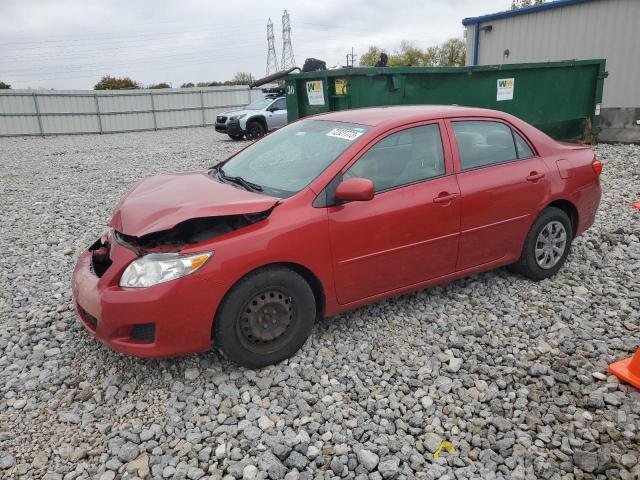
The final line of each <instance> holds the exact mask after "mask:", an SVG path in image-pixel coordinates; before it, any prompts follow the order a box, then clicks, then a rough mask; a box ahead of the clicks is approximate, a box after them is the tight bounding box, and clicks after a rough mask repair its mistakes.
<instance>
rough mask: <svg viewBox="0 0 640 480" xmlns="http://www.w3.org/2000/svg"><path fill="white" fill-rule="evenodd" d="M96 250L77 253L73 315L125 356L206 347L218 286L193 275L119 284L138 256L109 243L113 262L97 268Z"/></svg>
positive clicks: (160, 355)
mask: <svg viewBox="0 0 640 480" xmlns="http://www.w3.org/2000/svg"><path fill="white" fill-rule="evenodd" d="M94 255H95V253H94V251H91V250H87V251H85V252H84V253H82V254H81V255H80V257H79V258H78V262H77V264H76V267H75V269H74V272H73V297H74V300H75V306H76V313H77V316H78V318H79V320H80V322H81V323H82V325H83V326H84V327H85V329H86V330H87V331H89V332H90V333H91V334H92V335H93V336H95V337H96V338H97V339H98V340H100V341H101V342H102V343H104V344H105V345H107V346H108V347H109V348H111V349H113V350H116V351H118V352H122V353H125V354H127V355H134V356H140V357H151V358H164V357H174V356H179V355H185V354H189V353H194V352H200V351H205V350H208V349H209V348H210V347H211V328H212V324H213V317H214V314H215V311H216V308H217V306H218V303H219V302H220V300H221V299H222V296H223V294H224V292H223V291H222V287H220V286H219V285H216V284H215V283H213V282H211V281H209V280H207V279H205V278H201V277H199V276H198V275H197V274H193V275H189V276H187V277H183V278H180V279H178V280H173V281H170V282H166V283H161V284H158V285H154V286H152V287H149V288H121V287H120V286H119V280H120V276H121V275H122V272H123V271H124V269H125V268H126V267H127V265H129V263H130V262H131V261H133V260H134V259H135V258H137V257H136V255H135V253H134V252H133V251H131V250H129V249H128V248H126V247H124V246H122V245H120V244H119V243H117V242H115V241H114V242H112V245H111V246H110V248H109V251H108V255H109V259H110V261H111V264H110V265H109V266H108V268H107V269H106V271H104V273H103V274H102V276H100V277H99V276H98V274H97V273H96V270H99V269H96V267H95V266H94V259H93V257H94Z"/></svg>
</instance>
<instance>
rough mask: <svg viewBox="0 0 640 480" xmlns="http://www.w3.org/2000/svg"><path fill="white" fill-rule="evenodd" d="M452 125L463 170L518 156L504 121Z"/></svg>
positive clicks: (513, 158) (478, 121) (505, 160)
mask: <svg viewBox="0 0 640 480" xmlns="http://www.w3.org/2000/svg"><path fill="white" fill-rule="evenodd" d="M452 125H453V131H454V133H455V136H456V143H457V144H458V151H459V152H460V162H461V164H462V169H463V170H468V169H471V168H478V167H483V166H485V165H492V164H494V163H502V162H509V161H511V160H515V159H517V158H518V154H517V152H516V147H515V144H514V142H513V136H512V135H511V129H510V128H509V127H507V126H506V125H505V124H504V123H500V122H490V121H482V120H477V121H468V122H453V123H452ZM525 145H526V143H525Z"/></svg>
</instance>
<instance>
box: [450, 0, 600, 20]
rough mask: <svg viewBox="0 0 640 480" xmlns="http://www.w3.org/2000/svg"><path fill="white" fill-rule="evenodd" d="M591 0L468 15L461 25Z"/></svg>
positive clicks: (568, 1)
mask: <svg viewBox="0 0 640 480" xmlns="http://www.w3.org/2000/svg"><path fill="white" fill-rule="evenodd" d="M591 1H593V0H556V1H554V2H549V3H541V4H540V5H532V6H530V7H524V8H518V9H516V10H505V11H503V12H497V13H490V14H488V15H482V16H480V17H468V18H465V19H463V20H462V25H472V24H475V23H483V22H488V21H490V20H498V19H501V18H508V17H517V16H518V15H527V14H528V13H535V12H541V11H543V10H551V9H554V8H561V7H568V6H570V5H579V4H581V3H586V2H591Z"/></svg>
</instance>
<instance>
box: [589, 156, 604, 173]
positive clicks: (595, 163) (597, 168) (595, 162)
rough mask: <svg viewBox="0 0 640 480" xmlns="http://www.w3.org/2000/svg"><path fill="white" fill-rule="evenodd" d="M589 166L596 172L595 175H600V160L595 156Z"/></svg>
mask: <svg viewBox="0 0 640 480" xmlns="http://www.w3.org/2000/svg"><path fill="white" fill-rule="evenodd" d="M591 167H592V168H593V171H594V172H596V175H600V173H601V172H602V162H601V161H600V160H598V159H597V158H595V157H594V158H593V162H592V163H591Z"/></svg>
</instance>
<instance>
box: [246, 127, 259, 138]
mask: <svg viewBox="0 0 640 480" xmlns="http://www.w3.org/2000/svg"><path fill="white" fill-rule="evenodd" d="M249 135H250V136H251V138H259V137H260V136H261V135H262V129H261V128H260V127H259V126H258V125H254V126H252V127H250V128H249Z"/></svg>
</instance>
